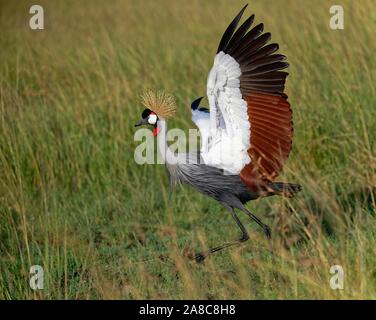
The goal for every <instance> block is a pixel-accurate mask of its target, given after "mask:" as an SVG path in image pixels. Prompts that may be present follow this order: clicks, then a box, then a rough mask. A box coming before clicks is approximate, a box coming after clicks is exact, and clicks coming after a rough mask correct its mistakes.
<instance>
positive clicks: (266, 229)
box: [263, 224, 272, 239]
mask: <svg viewBox="0 0 376 320" xmlns="http://www.w3.org/2000/svg"><path fill="white" fill-rule="evenodd" d="M263 229H264V232H265V235H266V236H267V238H268V239H271V238H272V230H271V229H270V228H269V227H268V226H267V225H266V224H265V225H264V226H263Z"/></svg>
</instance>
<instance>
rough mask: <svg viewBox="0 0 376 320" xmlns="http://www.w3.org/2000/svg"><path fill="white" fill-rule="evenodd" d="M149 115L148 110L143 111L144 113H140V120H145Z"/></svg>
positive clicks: (149, 111)
mask: <svg viewBox="0 0 376 320" xmlns="http://www.w3.org/2000/svg"><path fill="white" fill-rule="evenodd" d="M150 113H151V110H150V109H145V110H144V111H142V119H145V118H146V117H148V116H149V115H150Z"/></svg>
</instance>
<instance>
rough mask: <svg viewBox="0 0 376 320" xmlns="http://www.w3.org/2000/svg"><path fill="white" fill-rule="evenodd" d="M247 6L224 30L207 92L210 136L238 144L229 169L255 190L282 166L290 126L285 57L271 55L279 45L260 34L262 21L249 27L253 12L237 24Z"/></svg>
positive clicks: (291, 132) (287, 151)
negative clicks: (240, 23)
mask: <svg viewBox="0 0 376 320" xmlns="http://www.w3.org/2000/svg"><path fill="white" fill-rule="evenodd" d="M246 7H247V6H245V7H244V8H243V9H242V10H241V11H240V13H239V14H238V15H237V16H236V17H235V19H234V20H233V21H232V22H231V24H230V25H229V26H228V28H227V29H226V31H225V33H224V34H223V37H222V39H221V41H220V44H219V47H218V51H217V55H216V57H215V60H214V65H213V68H212V69H211V71H210V73H209V77H208V83H207V94H208V99H209V104H210V130H211V136H212V139H213V140H214V141H215V140H216V139H215V137H218V136H220V137H222V136H223V134H225V136H226V137H227V138H229V141H233V139H234V140H237V143H238V144H241V146H239V147H238V148H237V149H235V151H236V153H237V154H235V155H234V159H241V164H239V162H237V163H236V161H235V162H234V165H233V167H232V168H231V169H233V170H230V172H236V173H237V174H240V177H241V179H242V181H243V182H244V183H245V184H246V185H247V186H248V187H249V188H251V189H252V190H256V189H258V188H259V187H261V186H264V185H265V184H267V183H268V182H269V181H272V180H273V179H274V178H275V177H276V176H277V175H278V174H279V172H280V171H281V170H282V166H283V163H284V162H285V161H286V160H287V158H288V155H289V153H290V150H291V145H292V136H293V125H292V111H291V108H290V104H289V103H288V101H287V96H286V95H285V94H284V88H285V80H286V77H287V75H288V73H286V72H283V71H281V70H283V69H285V68H287V67H288V64H287V63H286V62H285V59H286V57H285V56H283V55H281V54H275V52H276V51H277V50H278V48H279V47H278V44H276V43H272V44H268V42H269V41H270V39H271V35H270V33H263V29H264V26H263V24H262V23H261V24H258V25H256V26H254V27H253V28H252V29H250V27H251V26H252V24H253V21H254V15H252V16H250V17H249V18H248V19H246V20H245V22H244V23H243V24H242V25H241V26H240V27H239V28H238V29H237V26H238V24H239V21H240V19H241V17H242V15H243V12H244V10H245V9H246ZM249 29H250V30H249ZM219 132H220V133H221V134H219ZM239 136H240V138H239ZM217 140H218V139H217ZM219 140H221V138H219ZM220 142H221V141H219V143H220ZM222 149H223V146H222ZM217 166H220V163H219V165H218V163H217ZM223 168H225V166H223Z"/></svg>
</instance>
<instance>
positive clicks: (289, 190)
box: [267, 182, 302, 198]
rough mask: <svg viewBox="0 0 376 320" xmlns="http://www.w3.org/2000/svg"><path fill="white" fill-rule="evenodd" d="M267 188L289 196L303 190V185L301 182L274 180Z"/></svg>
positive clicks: (275, 192)
mask: <svg viewBox="0 0 376 320" xmlns="http://www.w3.org/2000/svg"><path fill="white" fill-rule="evenodd" d="M267 188H268V192H271V193H273V194H277V195H280V196H284V197H288V198H292V197H294V196H295V195H296V194H297V193H298V192H299V191H300V190H302V186H301V185H299V184H296V183H284V182H273V183H271V184H269V185H268V187H267Z"/></svg>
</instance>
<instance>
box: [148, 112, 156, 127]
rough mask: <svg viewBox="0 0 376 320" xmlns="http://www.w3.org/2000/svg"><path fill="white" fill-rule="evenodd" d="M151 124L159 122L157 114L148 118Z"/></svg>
mask: <svg viewBox="0 0 376 320" xmlns="http://www.w3.org/2000/svg"><path fill="white" fill-rule="evenodd" d="M148 122H149V124H153V125H154V124H156V123H157V115H156V114H151V115H150V116H149V118H148Z"/></svg>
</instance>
